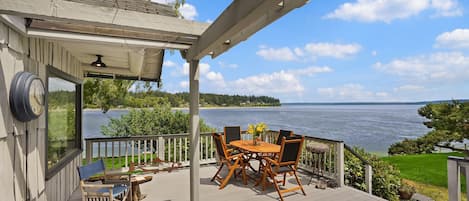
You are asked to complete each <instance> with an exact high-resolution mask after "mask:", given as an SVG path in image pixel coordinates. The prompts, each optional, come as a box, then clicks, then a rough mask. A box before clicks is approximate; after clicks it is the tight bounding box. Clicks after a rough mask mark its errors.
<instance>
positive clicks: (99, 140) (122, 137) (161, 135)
mask: <svg viewBox="0 0 469 201" xmlns="http://www.w3.org/2000/svg"><path fill="white" fill-rule="evenodd" d="M212 133H213V132H205V133H200V135H201V136H205V135H211V134H212ZM188 135H189V133H178V134H159V135H138V136H120V137H92V138H85V141H94V142H106V141H119V140H133V139H148V138H158V137H168V138H169V137H171V138H172V137H187V136H188Z"/></svg>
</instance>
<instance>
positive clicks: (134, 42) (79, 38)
mask: <svg viewBox="0 0 469 201" xmlns="http://www.w3.org/2000/svg"><path fill="white" fill-rule="evenodd" d="M27 35H28V36H29V37H35V38H44V39H49V40H57V41H72V42H81V43H91V44H102V45H124V46H128V47H145V48H160V49H188V48H189V47H190V45H186V44H176V43H169V42H158V41H151V40H143V39H132V38H119V37H111V36H100V35H92V34H82V33H71V32H64V31H50V30H41V29H31V28H30V29H28V30H27Z"/></svg>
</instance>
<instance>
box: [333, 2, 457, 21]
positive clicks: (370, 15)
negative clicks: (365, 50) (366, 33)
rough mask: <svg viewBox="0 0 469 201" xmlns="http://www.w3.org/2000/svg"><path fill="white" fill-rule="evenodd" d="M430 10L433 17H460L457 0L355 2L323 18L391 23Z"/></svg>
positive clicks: (344, 5) (345, 4)
mask: <svg viewBox="0 0 469 201" xmlns="http://www.w3.org/2000/svg"><path fill="white" fill-rule="evenodd" d="M430 9H431V10H433V11H434V15H433V16H435V17H449V16H460V15H462V9H461V8H460V7H459V4H458V2H457V0H357V1H356V2H353V3H344V4H342V5H340V7H339V8H337V9H336V10H334V11H333V12H332V13H329V14H327V15H325V16H324V18H327V19H341V20H346V21H359V22H379V21H380V22H386V23H391V22H392V21H393V20H397V19H406V18H409V17H412V16H416V15H419V14H420V13H421V12H423V11H425V10H430Z"/></svg>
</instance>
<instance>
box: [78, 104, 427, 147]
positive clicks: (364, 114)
mask: <svg viewBox="0 0 469 201" xmlns="http://www.w3.org/2000/svg"><path fill="white" fill-rule="evenodd" d="M422 106H423V105H286V106H282V107H274V108H222V109H202V110H201V111H200V115H201V117H202V118H203V119H204V120H205V122H206V123H207V124H208V125H210V126H212V127H214V128H217V129H218V130H219V131H222V130H223V127H224V126H227V125H240V126H241V127H242V129H246V127H247V125H248V124H249V123H256V122H265V123H266V124H267V125H268V126H269V129H272V130H279V129H289V130H293V131H294V132H295V133H297V134H304V135H309V136H315V137H322V138H329V139H336V140H343V141H345V143H346V144H348V145H351V146H361V147H364V148H365V149H366V150H368V151H371V152H380V153H386V152H387V148H388V147H389V145H391V144H392V143H395V142H397V141H401V140H403V139H404V138H416V137H418V136H422V135H424V134H426V133H427V132H428V129H427V128H426V127H425V126H424V125H423V124H422V122H423V121H424V120H425V119H424V118H422V117H420V116H419V115H418V114H417V109H418V108H420V107H422ZM184 111H185V112H187V110H184ZM126 113H127V111H126V110H113V111H109V112H108V113H106V114H103V113H101V112H100V111H85V112H84V113H83V124H84V130H83V134H84V137H85V138H86V137H99V136H102V135H101V133H100V127H101V125H106V124H107V123H108V122H109V119H110V118H117V117H119V116H120V115H122V114H126Z"/></svg>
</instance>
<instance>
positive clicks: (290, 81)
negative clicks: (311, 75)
mask: <svg viewBox="0 0 469 201" xmlns="http://www.w3.org/2000/svg"><path fill="white" fill-rule="evenodd" d="M231 84H232V87H233V90H235V91H236V92H237V93H241V94H262V95H267V94H272V93H273V94H291V93H302V92H303V91H304V86H303V85H302V84H301V83H300V80H299V79H298V77H297V76H295V75H294V74H293V73H289V72H286V71H283V70H282V71H279V72H274V73H271V74H260V75H255V76H249V77H246V78H240V79H238V80H236V81H234V82H233V83H231Z"/></svg>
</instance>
